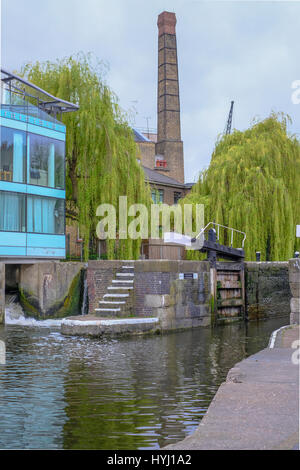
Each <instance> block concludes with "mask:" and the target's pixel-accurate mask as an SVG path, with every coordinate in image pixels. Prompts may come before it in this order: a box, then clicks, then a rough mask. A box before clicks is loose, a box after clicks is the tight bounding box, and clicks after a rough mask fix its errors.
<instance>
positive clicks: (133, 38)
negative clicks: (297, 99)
mask: <svg viewBox="0 0 300 470" xmlns="http://www.w3.org/2000/svg"><path fill="white" fill-rule="evenodd" d="M164 10H167V11H173V12H175V13H176V17H177V45H178V62H179V80H180V83H179V84H180V102H181V127H182V139H183V142H184V153H185V179H186V182H191V181H195V180H196V179H197V176H198V173H199V171H200V170H202V169H203V168H205V167H207V166H208V165H209V162H210V158H211V153H212V151H213V148H214V144H215V140H216V138H217V136H218V134H219V133H222V132H223V131H224V128H225V124H226V120H227V116H228V112H229V108H230V101H231V100H234V101H235V108H234V117H233V126H234V127H235V128H237V129H241V130H242V129H245V128H247V127H248V126H249V125H250V124H251V122H252V120H253V118H265V117H266V116H268V115H269V114H270V112H271V111H272V110H274V111H283V112H285V113H288V114H289V115H290V116H291V117H292V119H293V126H292V127H291V129H290V130H291V132H294V133H300V126H299V113H300V104H299V105H295V104H293V103H292V100H291V94H292V88H291V86H292V82H293V81H295V80H300V40H299V35H300V2H297V1H292V2H288V1H283V2H279V1H275V2H271V1H265V2H262V1H252V0H250V1H231V2H229V1H225V0H222V1H218V2H216V1H212V0H208V1H201V0H200V1H199V0H191V1H189V0H172V1H168V0H151V1H148V2H146V1H141V0H110V1H108V0H84V1H83V0H42V1H41V0H2V31H1V37H2V65H3V66H4V67H5V68H7V69H8V70H18V69H20V68H21V66H22V65H23V64H24V63H26V62H34V61H36V60H39V61H44V60H55V59H56V58H61V57H64V56H67V55H71V54H73V53H76V52H78V51H84V52H93V53H94V54H95V55H96V56H97V57H99V58H100V59H102V60H104V61H105V62H107V63H108V64H109V70H108V72H107V75H106V82H107V83H108V85H109V86H110V87H111V89H112V90H113V91H114V92H115V93H116V94H117V95H118V97H119V102H120V105H121V107H122V108H123V109H124V110H126V111H129V110H132V113H131V115H132V118H131V119H132V124H135V125H136V126H137V127H146V125H147V121H146V117H150V118H151V119H149V127H151V128H152V127H153V128H155V127H156V89H157V25H156V22H157V15H158V14H159V13H161V12H162V11H164ZM299 135H300V134H299Z"/></svg>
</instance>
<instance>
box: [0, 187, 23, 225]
mask: <svg viewBox="0 0 300 470" xmlns="http://www.w3.org/2000/svg"><path fill="white" fill-rule="evenodd" d="M0 230H2V231H7V232H25V230H26V227H25V196H24V195H21V194H16V193H9V192H3V191H1V192H0Z"/></svg>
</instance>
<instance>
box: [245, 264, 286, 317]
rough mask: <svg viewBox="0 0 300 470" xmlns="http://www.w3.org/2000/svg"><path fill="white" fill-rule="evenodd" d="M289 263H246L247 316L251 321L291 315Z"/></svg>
mask: <svg viewBox="0 0 300 470" xmlns="http://www.w3.org/2000/svg"><path fill="white" fill-rule="evenodd" d="M288 271H289V263H288V262H279V261H276V262H246V263H245V289H246V316H247V317H248V319H249V320H257V319H261V318H277V317H283V316H288V315H289V313H290V299H291V292H290V287H289V272H288Z"/></svg>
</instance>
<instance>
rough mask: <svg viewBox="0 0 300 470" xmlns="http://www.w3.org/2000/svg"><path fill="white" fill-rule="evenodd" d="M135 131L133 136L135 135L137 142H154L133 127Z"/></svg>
mask: <svg viewBox="0 0 300 470" xmlns="http://www.w3.org/2000/svg"><path fill="white" fill-rule="evenodd" d="M132 130H133V135H134V140H135V142H153V141H152V140H150V139H148V138H147V137H146V136H144V134H142V133H141V132H140V131H138V130H137V129H135V128H134V127H132Z"/></svg>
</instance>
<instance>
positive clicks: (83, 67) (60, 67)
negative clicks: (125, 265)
mask: <svg viewBox="0 0 300 470" xmlns="http://www.w3.org/2000/svg"><path fill="white" fill-rule="evenodd" d="M93 62H95V61H93V60H92V58H91V56H90V55H87V56H85V55H83V54H78V55H77V56H76V57H72V56H71V57H68V58H65V59H62V60H57V61H56V62H49V61H48V62H45V63H39V62H37V63H35V64H27V65H25V66H24V68H23V70H22V71H21V74H22V75H23V76H25V77H26V78H27V79H28V80H29V81H31V82H33V83H34V84H36V85H38V86H40V87H41V88H43V89H45V90H46V91H48V92H49V93H51V94H53V95H55V96H58V97H59V98H61V99H64V100H67V101H71V102H73V103H76V104H78V105H79V106H80V109H79V111H77V112H74V113H66V114H64V115H63V117H62V121H63V122H64V124H65V125H66V127H67V137H66V139H67V140H66V168H67V173H66V190H67V200H68V201H67V217H69V218H70V219H71V218H72V219H73V220H76V221H78V222H79V225H80V233H81V236H82V237H83V238H84V253H85V258H86V259H87V258H88V254H89V240H90V236H95V235H96V234H95V229H96V225H97V222H98V220H96V215H95V214H96V208H97V207H98V205H99V204H102V203H109V204H113V205H114V207H115V208H116V210H117V214H118V198H119V196H127V198H128V207H129V206H130V205H131V204H133V203H142V204H146V205H149V204H150V191H149V188H148V187H147V186H146V184H145V182H144V172H143V170H142V168H141V167H140V165H139V164H138V162H137V159H136V154H137V148H136V144H135V142H134V139H133V134H132V130H131V128H130V127H129V125H128V124H127V122H126V119H125V116H124V114H123V113H122V112H121V110H120V107H119V106H118V103H117V99H116V96H115V95H114V94H113V93H112V92H111V90H110V89H109V88H108V86H107V85H106V84H105V83H104V82H103V79H102V66H101V63H99V62H97V63H96V64H95V65H94V64H93ZM117 230H118V217H117ZM140 243H141V240H130V239H128V240H120V241H119V243H118V242H117V241H116V240H109V241H108V242H107V256H108V258H109V259H113V258H121V259H136V258H137V257H138V256H139V250H140Z"/></svg>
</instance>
